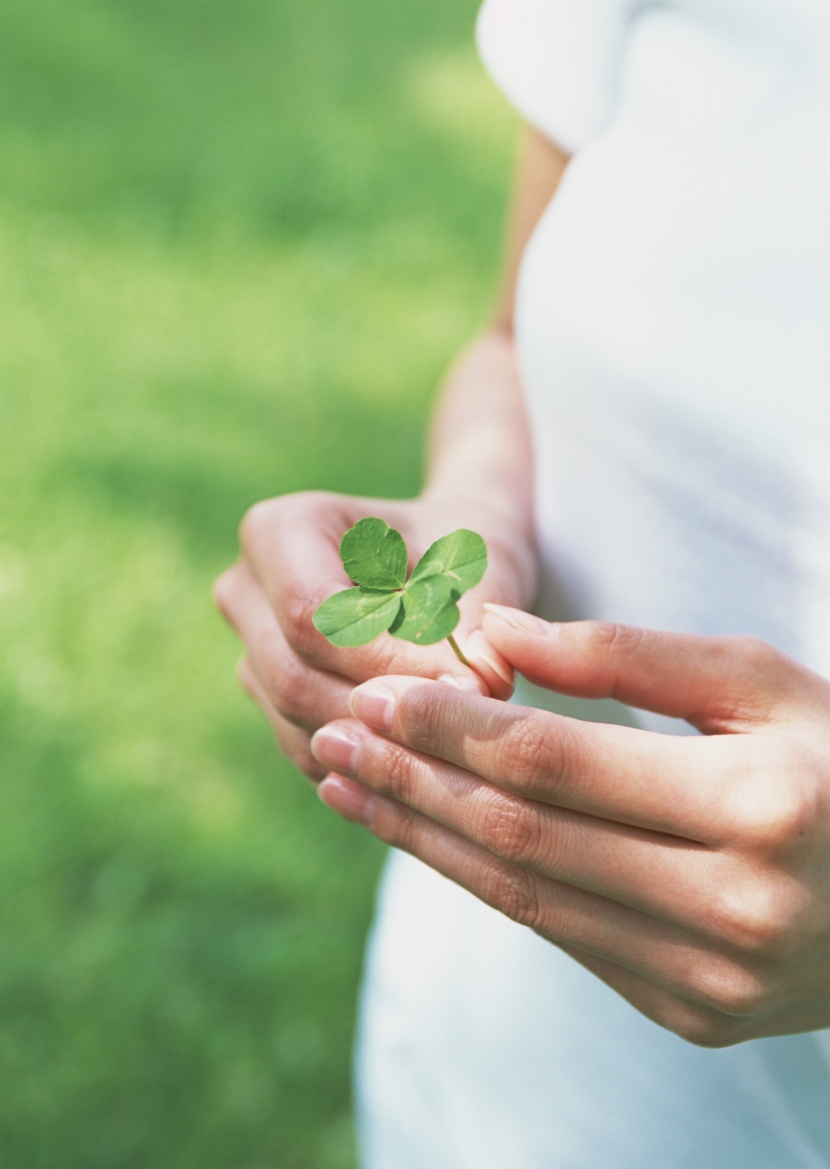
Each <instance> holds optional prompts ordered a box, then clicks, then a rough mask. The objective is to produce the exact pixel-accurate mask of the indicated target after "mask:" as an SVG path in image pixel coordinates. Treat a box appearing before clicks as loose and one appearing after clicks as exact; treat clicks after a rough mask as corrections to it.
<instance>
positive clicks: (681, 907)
mask: <svg viewBox="0 0 830 1169" xmlns="http://www.w3.org/2000/svg"><path fill="white" fill-rule="evenodd" d="M311 749H312V752H313V754H314V756H315V758H317V759H318V760H319V761H320V762H321V763H322V764H323V765H325V766H327V767H328V768H329V769H330V770H335V771H337V772H339V773H340V774H341V775H347V776H349V777H351V778H353V779H356V780H357V781H359V782H360V783H361V784H363V785H364V786H365V787H368V788H371V789H372V790H373V791H374V792H376V793H378V794H379V795H383V796H388V797H389V798H391V799H394V800H396V801H397V802H398V803H399V804H404V805H405V806H406V807H409V808H412V809H413V810H414V811H416V812H418V813H420V814H421V815H423V816H427V817H429V818H430V819H432V820H435V821H436V822H438V823H439V824H442V825H443V826H444V827H445V828H449V829H451V830H452V831H453V832H455V833H456V834H457V835H458V836H460V837H464V838H465V839H467V840H469V841H471V842H473V843H474V844H477V845H480V846H481V847H482V848H484V849H486V850H487V851H488V852H489V853H491V854H493V855H494V856H496V857H498V858H500V859H501V860H504V861H508V862H510V863H512V864H515V865H518V866H519V867H521V868H527V869H532V870H533V871H535V872H537V873H539V874H540V875H541V876H544V877H548V878H550V879H552V880H556V881H561V882H563V883H565V884H567V885H573V886H576V887H578V888H580V889H584V890H587V891H590V892H593V893H598V894H601V895H602V896H604V897H607V898H609V899H610V900H613V901H618V902H620V903H621V904H624V905H628V906H629V907H630V908H632V909H637V910H639V911H640V912H642V913H646V914H649V915H651V916H654V917H657V918H659V919H660V920H663V921H666V922H671V923H673V924H677V925H681V926H683V927H684V928H686V929H692V930H696V931H697V932H698V933H699V935H700V936H701V937H702V936H704V934H705V935H707V936H711V934H712V932H713V921H712V904H713V900H714V899H715V898H716V896H717V892H718V890H719V889H720V888H722V887H724V886H726V885H727V884H728V883H731V885H732V886H733V887H734V886H735V885H736V884H737V876H736V874H735V873H734V872H733V869H734V867H735V865H734V862H733V860H732V858H731V857H728V856H726V855H719V854H716V853H712V852H710V850H709V849H707V848H704V847H702V846H701V845H699V844H695V843H693V842H692V841H684V840H681V839H679V838H677V837H673V836H663V835H659V834H656V833H651V832H645V831H642V830H640V829H635V828H629V827H626V826H625V825H622V824H615V823H612V822H609V821H607V820H599V819H596V818H594V817H592V816H585V815H582V814H580V813H576V812H571V811H565V810H563V809H560V808H553V807H550V806H548V805H545V804H542V803H538V802H536V801H533V800H526V799H522V798H521V797H519V796H517V795H514V794H512V793H510V792H506V791H504V790H502V789H501V788H498V787H495V786H494V785H493V784H491V783H487V782H484V781H482V780H481V779H479V778H478V777H477V776H474V775H473V774H471V773H470V772H469V771H465V770H463V769H462V768H459V767H454V766H452V765H450V764H446V763H443V762H441V761H440V760H437V759H434V758H431V757H430V756H427V755H422V754H420V753H419V752H416V751H411V750H409V749H407V748H402V747H401V746H400V745H399V744H397V743H395V742H392V741H390V740H388V739H385V738H382V737H381V736H380V735H375V734H372V733H371V732H369V731H367V730H366V728H365V727H364V726H362V724H360V723H358V722H355V721H353V720H352V721H348V722H338V723H333V724H331V725H329V726H326V727H323V728H322V730H320V731H318V732H317V734H316V735H315V736H314V739H313V740H312V745H311ZM678 889H682V890H684V891H685V892H684V895H683V896H682V897H681V898H678V896H677V891H678Z"/></svg>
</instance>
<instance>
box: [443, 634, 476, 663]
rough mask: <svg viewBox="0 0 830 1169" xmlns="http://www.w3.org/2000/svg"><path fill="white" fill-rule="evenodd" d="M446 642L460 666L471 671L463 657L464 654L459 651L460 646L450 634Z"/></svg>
mask: <svg viewBox="0 0 830 1169" xmlns="http://www.w3.org/2000/svg"><path fill="white" fill-rule="evenodd" d="M447 641H448V642H449V643H450V646H451V647H452V652H453V653H454V654H455V656H456V657H457V658H458V660H459V661H460V662H461V665H462V666H467V668H468V669H470V670H471V669H472V668H473V667H472V666H471V665H470V663H469V662H468V661H467V659H466V658H465V657H464V654H463V653H462V651H461V646H460V645H459V644H458V642H457V641H456V640H455V638H454V637H453V635H452V634H451V633H450V634H449V635H448V637H447Z"/></svg>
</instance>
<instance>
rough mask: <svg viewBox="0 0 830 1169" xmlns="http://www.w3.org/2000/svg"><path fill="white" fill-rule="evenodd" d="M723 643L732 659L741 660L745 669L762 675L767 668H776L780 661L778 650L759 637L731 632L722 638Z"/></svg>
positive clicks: (767, 670) (765, 672)
mask: <svg viewBox="0 0 830 1169" xmlns="http://www.w3.org/2000/svg"><path fill="white" fill-rule="evenodd" d="M723 644H724V649H725V650H726V652H727V653H728V654H729V656H730V657H731V658H732V659H733V660H736V659H737V660H739V661H741V662H743V664H744V667H745V668H746V669H747V670H749V671H751V672H752V673H753V674H758V675H760V676H762V677H763V676H764V675H766V674H767V673H768V672H769V670H771V669H776V668H777V667H778V665H779V664H780V661H781V657H782V655H781V654H780V653H779V651H778V650H777V649H775V648H774V647H773V646H771V645H770V644H769V642H768V641H764V640H763V639H762V638H760V637H751V636H749V635H748V634H732V635H729V636H727V637H725V638H724V639H723Z"/></svg>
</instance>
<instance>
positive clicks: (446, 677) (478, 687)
mask: <svg viewBox="0 0 830 1169" xmlns="http://www.w3.org/2000/svg"><path fill="white" fill-rule="evenodd" d="M438 681H439V682H443V683H444V685H445V686H452V687H453V689H454V690H463V691H464V692H465V693H467V694H479V695H481V694H483V693H484V685H483V683H481V682H476V681H475V680H474V679H473V678H457V677H456V676H455V674H442V675H441V677H440V678H439V679H438Z"/></svg>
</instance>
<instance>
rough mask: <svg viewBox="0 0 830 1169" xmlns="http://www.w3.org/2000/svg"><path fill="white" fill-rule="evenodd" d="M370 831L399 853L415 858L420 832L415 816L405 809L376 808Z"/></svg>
mask: <svg viewBox="0 0 830 1169" xmlns="http://www.w3.org/2000/svg"><path fill="white" fill-rule="evenodd" d="M372 831H373V832H376V833H377V835H378V836H379V837H380V838H381V839H382V840H385V841H386V843H387V844H390V845H391V846H392V847H393V848H399V849H400V850H401V852H408V853H410V854H411V855H412V856H417V855H418V851H419V843H420V830H419V825H418V821H417V819H416V818H415V816H414V815H413V814H412V813H411V812H410V811H409V810H408V809H406V808H392V807H391V805H390V806H389V807H388V808H383V807H381V808H378V809H376V811H375V816H374V820H373V823H372Z"/></svg>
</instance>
